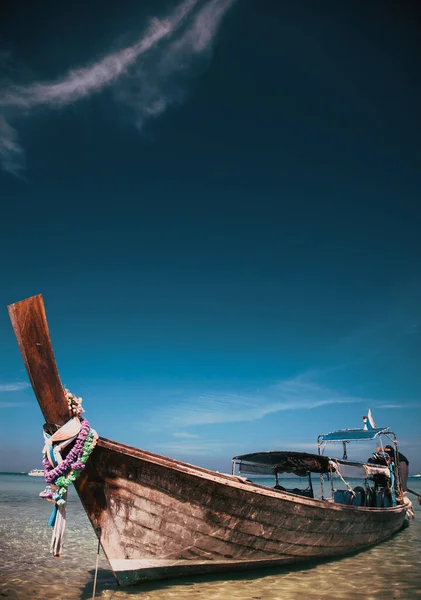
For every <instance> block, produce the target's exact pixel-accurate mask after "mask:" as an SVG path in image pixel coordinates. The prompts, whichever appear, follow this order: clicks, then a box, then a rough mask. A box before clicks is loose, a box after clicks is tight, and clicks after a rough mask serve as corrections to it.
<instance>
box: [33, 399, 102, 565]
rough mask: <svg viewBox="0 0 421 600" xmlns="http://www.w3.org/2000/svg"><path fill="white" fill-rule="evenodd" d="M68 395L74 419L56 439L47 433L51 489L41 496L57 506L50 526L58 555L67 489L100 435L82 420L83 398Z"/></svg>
mask: <svg viewBox="0 0 421 600" xmlns="http://www.w3.org/2000/svg"><path fill="white" fill-rule="evenodd" d="M64 392H65V395H66V399H67V402H68V405H69V413H70V415H71V418H70V421H68V423H66V424H65V425H64V426H63V427H62V428H60V429H59V430H58V431H57V432H56V433H55V434H53V436H49V435H47V434H44V438H45V441H46V444H45V446H44V450H43V454H44V459H43V461H42V463H43V465H44V478H45V481H46V483H47V487H46V488H45V490H44V491H43V492H41V493H40V496H41V497H42V498H45V499H46V500H49V501H50V502H53V503H54V508H53V512H52V514H51V517H50V520H49V525H51V526H54V532H53V539H52V542H51V551H52V552H53V554H54V555H55V556H60V554H61V550H62V546H63V536H64V528H65V522H66V515H65V504H66V498H67V488H68V487H69V485H70V484H72V483H73V482H74V481H75V480H76V478H77V477H78V476H79V474H80V473H81V471H82V470H83V469H84V468H85V465H86V462H87V460H88V458H89V456H90V454H91V452H92V451H93V449H94V448H95V445H96V443H97V440H98V434H97V432H96V431H95V430H94V429H92V428H91V426H90V425H89V421H88V420H87V419H82V418H81V414H82V413H83V412H85V411H84V410H83V408H82V398H78V397H77V396H74V395H73V394H72V393H71V392H69V390H66V389H65V390H64ZM59 442H60V443H59ZM70 443H73V447H72V449H71V450H70V452H68V454H67V456H66V457H65V458H62V457H61V454H60V451H61V450H62V449H63V448H65V447H66V445H68V444H70Z"/></svg>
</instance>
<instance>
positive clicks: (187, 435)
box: [173, 431, 199, 440]
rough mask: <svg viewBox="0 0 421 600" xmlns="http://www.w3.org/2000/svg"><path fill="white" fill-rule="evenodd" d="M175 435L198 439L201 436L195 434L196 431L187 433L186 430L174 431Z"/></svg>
mask: <svg viewBox="0 0 421 600" xmlns="http://www.w3.org/2000/svg"><path fill="white" fill-rule="evenodd" d="M173 436H174V437H176V438H183V439H189V440H192V439H197V438H198V437H199V436H198V435H195V434H194V433H187V432H184V431H180V432H179V433H173Z"/></svg>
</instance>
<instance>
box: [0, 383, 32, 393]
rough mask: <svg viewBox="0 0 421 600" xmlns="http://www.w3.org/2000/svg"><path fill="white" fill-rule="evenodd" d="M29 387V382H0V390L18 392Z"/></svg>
mask: <svg viewBox="0 0 421 600" xmlns="http://www.w3.org/2000/svg"><path fill="white" fill-rule="evenodd" d="M28 387H30V384H29V383H27V382H25V381H18V382H16V383H0V392H20V391H21V390H25V389H26V388H28Z"/></svg>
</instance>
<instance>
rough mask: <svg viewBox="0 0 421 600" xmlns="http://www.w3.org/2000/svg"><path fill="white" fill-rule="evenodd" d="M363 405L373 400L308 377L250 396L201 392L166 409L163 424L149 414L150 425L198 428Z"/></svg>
mask: <svg viewBox="0 0 421 600" xmlns="http://www.w3.org/2000/svg"><path fill="white" fill-rule="evenodd" d="M356 402H358V403H364V406H365V407H366V406H368V405H369V403H370V402H371V403H372V400H369V399H368V398H361V397H358V396H351V395H347V394H343V393H340V392H338V391H336V390H333V389H331V388H328V387H326V386H323V385H320V384H318V383H316V382H314V381H312V380H310V379H309V378H308V377H307V376H305V375H304V376H300V377H296V378H292V379H288V380H285V381H281V382H279V383H277V384H276V385H273V386H270V387H268V388H267V389H265V390H263V391H261V392H256V393H253V394H247V395H239V394H229V393H203V394H199V395H197V396H194V397H191V398H188V399H186V400H184V401H181V402H177V403H176V404H174V405H172V406H171V405H170V406H167V407H166V409H165V422H163V421H162V417H161V413H160V412H159V413H156V414H155V413H152V414H151V415H150V421H149V426H150V427H153V428H156V429H162V428H163V427H164V428H170V429H182V428H186V427H194V426H199V425H216V424H221V423H239V422H246V421H255V420H259V419H262V418H264V417H266V416H267V415H271V414H275V413H279V412H282V411H285V410H310V409H314V408H318V407H320V406H325V405H329V404H347V403H356Z"/></svg>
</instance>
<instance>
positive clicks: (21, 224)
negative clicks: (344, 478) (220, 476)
mask: <svg viewBox="0 0 421 600" xmlns="http://www.w3.org/2000/svg"><path fill="white" fill-rule="evenodd" d="M8 4H9V6H8V10H7V11H6V12H5V13H4V15H3V16H2V18H0V64H1V67H2V69H1V70H2V73H3V76H2V78H1V81H0V160H1V167H2V170H1V172H0V194H1V199H2V218H1V220H0V257H1V284H2V285H1V286H0V299H1V303H0V304H1V306H2V307H3V309H2V311H0V418H1V446H2V448H1V452H0V470H15V469H16V470H26V469H29V468H33V467H37V466H39V464H40V452H41V447H42V435H41V426H42V417H41V413H40V411H39V409H38V406H37V404H36V401H35V399H34V396H33V393H32V390H31V388H30V387H29V385H28V380H27V377H26V373H25V370H24V366H23V363H22V360H21V358H20V354H19V351H18V348H17V344H16V341H15V339H14V335H13V332H12V328H11V326H10V323H9V319H8V315H7V310H6V306H7V304H10V303H12V302H15V301H18V300H21V299H23V298H25V297H28V296H31V295H33V294H36V293H42V294H43V295H44V300H45V304H46V309H47V316H48V319H49V324H50V331H51V335H52V340H53V345H54V349H55V352H56V357H57V362H58V366H59V371H60V374H61V378H62V381H63V383H64V384H65V385H66V386H67V387H69V388H70V389H71V390H72V391H73V392H74V393H75V394H77V395H80V396H82V397H83V399H84V404H85V408H86V415H87V417H88V418H89V420H90V421H91V424H92V425H93V426H94V427H95V428H96V429H97V430H98V432H99V433H100V434H101V435H103V436H105V437H109V438H112V439H116V440H119V441H122V442H125V443H128V444H131V445H135V446H138V447H142V448H145V449H148V450H152V451H155V452H159V453H162V454H165V455H169V456H172V457H177V458H180V459H183V460H187V461H188V462H193V463H197V464H200V465H203V466H207V467H211V468H216V469H219V470H229V469H230V459H231V457H232V456H233V455H235V454H239V453H242V452H251V451H254V450H269V449H288V448H291V449H304V450H315V448H316V439H317V435H318V434H319V433H321V432H328V431H332V430H335V429H339V428H343V427H359V426H360V424H361V423H362V416H363V415H364V414H366V411H367V409H368V407H370V408H371V410H372V412H373V415H374V419H375V420H376V422H377V424H379V425H390V426H391V427H392V429H394V430H395V431H396V433H397V434H398V439H399V440H400V443H401V449H402V451H403V452H404V453H405V454H406V455H407V456H408V458H409V460H410V470H411V471H412V472H413V473H415V472H421V441H420V436H419V430H420V425H421V377H420V368H419V365H420V359H421V308H420V307H421V303H420V301H421V276H420V272H421V269H420V267H421V236H420V234H419V231H420V225H421V205H420V189H421V169H420V166H421V154H420V146H419V139H420V134H421V120H420V112H419V106H420V104H421V85H420V80H419V72H420V67H421V64H420V63H421V59H420V55H419V52H418V33H417V32H418V31H419V21H420V15H419V12H417V10H416V9H415V8H414V6H415V5H413V4H411V3H409V2H408V3H400V4H399V6H393V4H392V3H387V4H384V5H382V9H381V10H379V8H378V7H375V6H374V5H373V6H372V7H371V6H367V5H366V3H364V2H356V3H353V4H352V5H351V4H349V5H344V4H342V3H337V2H333V1H326V2H325V3H323V5H322V6H319V5H316V4H315V3H313V2H311V1H310V0H303V2H300V3H295V2H288V1H287V2H278V1H275V0H272V1H271V0H264V1H262V2H259V3H256V2H253V1H252V0H241V2H240V1H239V0H237V1H235V0H232V1H231V0H209V1H207V2H206V1H202V2H200V1H199V0H197V1H196V0H191V1H188V2H184V3H179V4H178V3H176V2H169V1H163V0H155V1H154V2H153V3H152V2H143V3H139V2H134V1H133V0H121V1H120V2H119V4H118V11H117V10H116V5H115V4H114V3H108V2H105V3H101V6H100V7H99V5H98V4H97V3H92V4H88V5H86V3H82V2H75V3H72V4H71V5H69V6H66V7H64V6H59V5H57V3H55V2H52V1H50V0H48V1H46V2H44V3H43V5H42V7H41V6H39V5H35V4H27V3H25V2H23V0H15V1H14V2H13V3H12V2H9V3H8ZM2 10H4V9H2ZM372 449H373V448H372V447H371V445H368V446H364V447H358V448H356V449H355V451H354V453H353V456H355V457H356V458H358V457H359V458H366V457H367V456H368V455H369V453H370V452H371V450H372Z"/></svg>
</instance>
